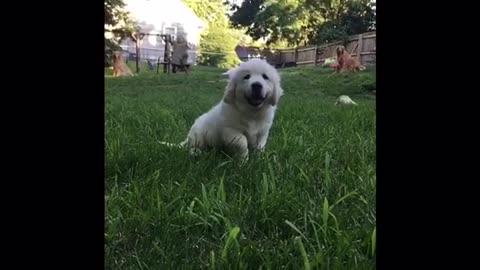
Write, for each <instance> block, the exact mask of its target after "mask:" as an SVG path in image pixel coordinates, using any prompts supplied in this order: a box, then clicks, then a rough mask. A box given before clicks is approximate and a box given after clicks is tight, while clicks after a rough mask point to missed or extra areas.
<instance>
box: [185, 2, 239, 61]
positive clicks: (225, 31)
mask: <svg viewBox="0 0 480 270" xmlns="http://www.w3.org/2000/svg"><path fill="white" fill-rule="evenodd" d="M182 1H183V2H184V3H185V4H186V5H187V6H188V7H189V8H190V9H191V10H192V11H193V12H194V13H195V14H196V15H197V16H198V17H199V18H200V19H202V20H203V21H204V22H206V23H207V24H208V28H207V29H206V30H205V31H204V32H203V33H202V35H201V39H200V51H201V53H200V56H199V62H200V64H204V65H212V66H217V67H221V68H230V67H233V66H235V65H237V64H238V63H239V62H240V60H239V59H238V57H237V55H236V54H235V51H234V50H235V46H236V45H237V44H238V40H237V39H236V38H235V30H234V29H232V27H231V25H230V21H229V19H228V16H227V15H226V13H227V6H226V5H225V4H224V3H223V1H222V0H211V1H203V0H182ZM202 52H203V53H202Z"/></svg>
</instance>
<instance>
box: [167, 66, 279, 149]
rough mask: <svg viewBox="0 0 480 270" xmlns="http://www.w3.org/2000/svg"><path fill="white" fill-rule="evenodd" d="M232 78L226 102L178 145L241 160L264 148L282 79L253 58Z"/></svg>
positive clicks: (200, 120)
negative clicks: (214, 149)
mask: <svg viewBox="0 0 480 270" xmlns="http://www.w3.org/2000/svg"><path fill="white" fill-rule="evenodd" d="M228 77H229V81H228V85H227V87H226V89H225V93H224V96H223V99H222V101H220V102H219V103H218V104H217V105H216V106H214V107H213V108H212V109H210V111H208V112H207V113H205V114H203V115H201V116H200V117H198V118H197V120H195V123H194V124H193V126H192V127H191V129H190V132H189V133H188V136H187V139H186V140H185V141H183V142H182V143H180V144H178V145H177V146H185V145H187V146H188V147H189V148H190V149H191V150H192V152H197V150H206V149H209V148H219V149H222V150H224V151H225V152H226V153H227V154H229V155H231V156H236V157H240V158H248V152H249V149H251V150H252V149H255V150H263V149H264V147H265V145H266V143H267V139H268V136H269V132H270V128H271V126H272V122H273V119H274V115H275V110H276V108H277V103H278V101H279V99H280V97H281V96H282V95H283V90H282V87H281V85H280V76H279V74H278V73H277V71H276V69H275V68H274V67H272V66H271V65H270V64H268V63H267V62H266V61H264V60H260V59H252V60H249V61H248V62H244V63H242V64H240V65H239V66H238V67H236V68H234V69H231V70H229V71H228ZM163 144H167V145H170V146H172V144H169V143H163Z"/></svg>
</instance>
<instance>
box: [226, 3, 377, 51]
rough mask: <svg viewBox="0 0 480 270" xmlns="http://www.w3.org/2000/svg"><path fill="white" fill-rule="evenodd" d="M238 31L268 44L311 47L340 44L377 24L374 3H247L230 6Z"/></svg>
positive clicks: (232, 18) (232, 19)
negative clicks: (325, 43)
mask: <svg viewBox="0 0 480 270" xmlns="http://www.w3.org/2000/svg"><path fill="white" fill-rule="evenodd" d="M230 6H231V10H232V11H233V14H232V15H231V16H230V19H231V21H232V24H233V25H234V26H235V27H246V28H247V33H248V34H249V35H250V36H252V37H253V38H255V39H258V38H267V39H268V41H267V43H268V44H282V43H283V44H288V46H299V45H308V44H313V43H318V42H323V41H325V40H332V39H333V40H338V39H341V38H342V37H344V36H345V35H350V34H358V33H360V32H364V31H367V30H368V29H370V28H369V27H370V25H371V24H372V23H374V21H375V13H374V8H373V9H372V7H374V3H373V4H372V3H371V1H370V0H245V1H244V2H243V3H242V4H241V5H240V6H239V5H236V4H230Z"/></svg>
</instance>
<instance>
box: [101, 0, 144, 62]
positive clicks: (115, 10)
mask: <svg viewBox="0 0 480 270" xmlns="http://www.w3.org/2000/svg"><path fill="white" fill-rule="evenodd" d="M124 7H125V3H124V2H123V0H105V2H104V12H105V17H104V18H105V29H104V31H105V32H108V33H110V36H111V37H109V38H107V37H105V65H106V66H109V65H111V61H112V57H113V52H114V51H116V50H120V49H121V48H120V46H119V45H118V43H119V42H120V41H121V40H123V39H125V38H130V36H131V34H132V33H133V32H134V31H135V30H136V26H137V24H136V22H135V21H134V20H132V19H131V17H130V16H129V13H128V12H127V11H125V10H124V9H123V8H124Z"/></svg>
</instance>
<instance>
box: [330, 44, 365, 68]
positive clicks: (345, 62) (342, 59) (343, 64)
mask: <svg viewBox="0 0 480 270" xmlns="http://www.w3.org/2000/svg"><path fill="white" fill-rule="evenodd" d="M337 62H338V66H337V72H345V71H348V72H356V71H361V70H364V69H365V67H364V66H362V65H360V63H358V61H357V59H355V58H353V57H352V56H350V54H349V53H348V52H347V51H346V50H345V47H344V46H338V47H337Z"/></svg>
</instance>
